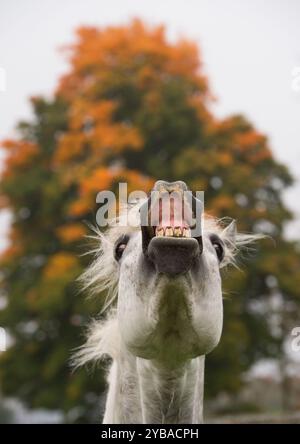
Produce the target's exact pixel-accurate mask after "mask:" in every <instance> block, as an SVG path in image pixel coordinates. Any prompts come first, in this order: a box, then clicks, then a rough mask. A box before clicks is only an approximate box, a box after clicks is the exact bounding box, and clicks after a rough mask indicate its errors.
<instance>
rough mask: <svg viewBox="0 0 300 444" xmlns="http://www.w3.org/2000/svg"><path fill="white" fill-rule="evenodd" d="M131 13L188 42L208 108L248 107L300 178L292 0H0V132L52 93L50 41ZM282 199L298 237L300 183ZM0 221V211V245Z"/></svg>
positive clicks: (59, 62)
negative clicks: (31, 102) (32, 100)
mask: <svg viewBox="0 0 300 444" xmlns="http://www.w3.org/2000/svg"><path fill="white" fill-rule="evenodd" d="M132 17H140V18H143V19H144V20H145V21H147V22H148V23H164V24H165V25H166V28H167V32H168V36H169V37H170V39H174V38H176V36H181V35H183V36H186V37H188V38H191V39H193V40H195V41H196V42H197V43H198V44H199V46H200V47H201V50H202V56H203V60H204V65H205V71H206V73H207V74H208V76H209V79H210V83H211V88H212V90H213V92H214V94H215V95H216V96H217V98H218V102H217V104H216V105H215V112H216V113H217V114H218V115H220V116H225V115H228V114H229V113H240V112H242V113H244V114H245V115H247V116H248V118H250V119H251V120H252V121H253V122H254V123H255V125H256V126H257V127H258V128H259V129H260V130H261V131H263V132H264V133H265V134H267V135H268V137H269V139H270V142H271V146H272V148H273V151H274V153H275V155H276V157H277V158H278V159H279V160H280V161H282V162H285V163H286V164H288V165H289V167H290V169H291V171H292V173H293V175H294V177H295V179H296V180H300V162H299V157H300V156H299V153H300V150H299V140H300V88H299V91H297V90H296V89H297V88H296V89H293V86H292V85H293V70H295V72H296V70H297V67H299V74H300V1H299V0H264V1H261V0H148V1H146V0H106V1H104V0H43V1H38V0H22V1H21V0H0V89H1V68H2V70H3V69H4V70H5V72H6V90H5V91H0V139H1V138H3V137H7V136H9V135H12V134H13V128H14V125H15V123H16V122H17V121H18V120H19V119H21V118H22V119H23V118H28V117H30V108H29V106H28V100H27V99H28V97H29V96H30V95H36V94H47V95H50V94H51V92H52V91H53V89H54V87H55V85H56V82H57V79H58V77H59V75H60V74H61V73H63V72H64V71H65V70H66V69H67V65H66V62H65V60H64V58H63V57H62V54H61V53H60V52H59V51H58V48H59V47H60V46H61V45H63V44H66V43H68V42H71V41H72V39H73V36H74V34H73V32H74V29H75V28H76V27H78V26H79V25H83V24H85V25H97V26H106V25H109V24H119V23H125V22H128V20H129V19H130V18H132ZM299 77H300V75H299ZM295 84H296V86H297V82H295ZM299 86H300V81H299ZM2 87H3V85H2ZM286 202H287V204H288V205H289V206H290V207H291V208H293V209H294V210H295V211H296V212H297V215H298V220H297V222H296V223H294V224H292V225H291V226H290V227H289V230H288V232H289V234H290V235H292V236H295V237H299V235H298V232H300V185H299V183H298V184H296V186H294V187H293V189H292V190H290V191H289V192H288V193H287V194H286ZM229 216H230V215H229ZM6 226H7V217H5V215H4V216H2V218H1V219H0V239H2V242H1V243H0V245H2V246H3V243H4V237H5V231H6Z"/></svg>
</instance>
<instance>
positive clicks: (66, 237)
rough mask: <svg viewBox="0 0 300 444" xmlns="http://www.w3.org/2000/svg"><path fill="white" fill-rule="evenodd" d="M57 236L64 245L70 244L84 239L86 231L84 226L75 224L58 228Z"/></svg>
mask: <svg viewBox="0 0 300 444" xmlns="http://www.w3.org/2000/svg"><path fill="white" fill-rule="evenodd" d="M56 234H57V236H58V237H59V239H60V240H61V241H62V242H63V243H65V244H68V243H71V242H75V241H77V240H79V239H82V238H83V236H84V235H85V234H86V229H85V227H84V226H83V225H82V224H79V223H73V224H69V225H63V226H62V227H59V228H57V230H56Z"/></svg>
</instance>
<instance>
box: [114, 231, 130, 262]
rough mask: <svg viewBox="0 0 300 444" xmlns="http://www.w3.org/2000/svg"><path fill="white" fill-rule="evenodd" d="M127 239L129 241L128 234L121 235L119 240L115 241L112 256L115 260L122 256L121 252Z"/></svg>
mask: <svg viewBox="0 0 300 444" xmlns="http://www.w3.org/2000/svg"><path fill="white" fill-rule="evenodd" d="M128 241H129V237H128V236H122V237H121V238H120V239H119V241H118V242H117V243H116V246H115V251H114V256H115V259H116V260H117V261H119V260H120V259H121V257H122V256H123V253H124V251H125V248H126V246H127V243H128Z"/></svg>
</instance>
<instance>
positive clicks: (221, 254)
mask: <svg viewBox="0 0 300 444" xmlns="http://www.w3.org/2000/svg"><path fill="white" fill-rule="evenodd" d="M211 243H212V245H213V247H214V249H215V250H216V253H217V257H218V259H219V262H222V260H223V259H224V247H223V245H222V242H221V241H220V240H219V239H211Z"/></svg>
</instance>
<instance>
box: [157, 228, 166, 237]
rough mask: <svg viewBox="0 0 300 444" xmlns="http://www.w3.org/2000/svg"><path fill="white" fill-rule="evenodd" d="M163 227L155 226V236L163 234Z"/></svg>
mask: <svg viewBox="0 0 300 444" xmlns="http://www.w3.org/2000/svg"><path fill="white" fill-rule="evenodd" d="M164 234H165V233H164V229H163V228H157V229H156V236H164Z"/></svg>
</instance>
